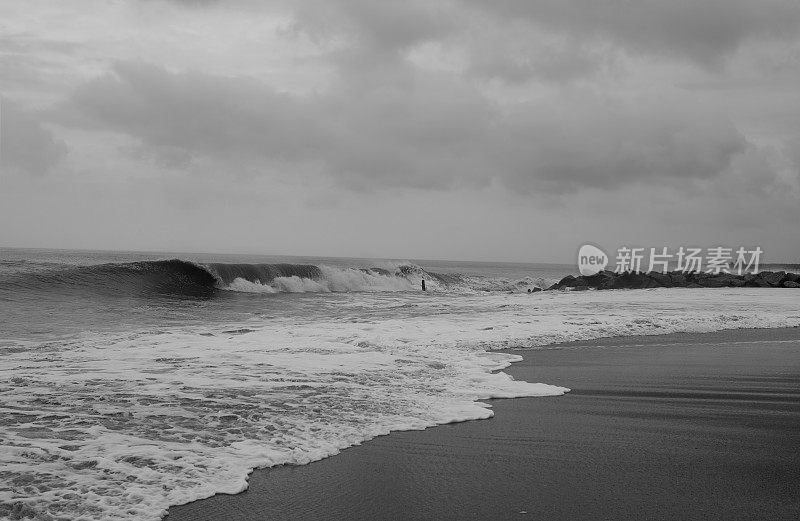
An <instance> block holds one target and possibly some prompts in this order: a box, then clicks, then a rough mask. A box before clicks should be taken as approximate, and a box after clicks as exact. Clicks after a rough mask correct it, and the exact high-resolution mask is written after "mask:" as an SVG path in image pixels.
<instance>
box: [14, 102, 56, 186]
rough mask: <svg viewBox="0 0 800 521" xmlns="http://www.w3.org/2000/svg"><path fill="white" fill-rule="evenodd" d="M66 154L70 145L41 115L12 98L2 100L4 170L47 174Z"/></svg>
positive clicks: (35, 174) (37, 174)
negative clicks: (49, 129)
mask: <svg viewBox="0 0 800 521" xmlns="http://www.w3.org/2000/svg"><path fill="white" fill-rule="evenodd" d="M65 153H66V147H65V146H64V145H63V144H62V143H61V142H59V141H57V140H56V139H55V138H54V137H53V136H52V134H51V133H50V132H49V131H48V130H47V129H46V128H44V127H43V126H42V124H41V122H40V121H39V120H38V119H37V117H36V116H35V115H34V114H32V113H29V112H26V111H24V110H23V109H21V108H20V107H19V106H18V105H17V104H16V103H14V102H12V101H10V100H8V99H4V98H3V99H0V170H3V171H5V170H6V169H10V170H14V171H22V172H25V173H28V174H31V175H34V176H40V175H44V174H46V173H47V172H48V171H49V170H50V169H51V168H52V167H53V166H54V165H55V164H56V163H57V162H58V161H59V160H60V159H61V158H62V157H63V156H64V154H65Z"/></svg>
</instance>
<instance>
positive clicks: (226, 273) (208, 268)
mask: <svg viewBox="0 0 800 521" xmlns="http://www.w3.org/2000/svg"><path fill="white" fill-rule="evenodd" d="M423 280H425V282H426V287H427V289H428V290H430V291H446V292H481V291H483V292H488V291H521V292H524V291H526V290H527V289H529V288H533V287H546V286H549V285H550V284H552V283H553V282H555V279H553V280H550V279H543V278H535V277H525V278H523V279H519V280H508V279H502V278H488V277H474V276H473V277H470V276H464V275H461V274H442V273H432V272H428V271H426V270H425V269H424V268H422V267H420V266H417V265H414V264H387V265H386V266H385V267H366V268H364V267H350V268H339V267H331V266H325V265H319V266H316V265H313V264H230V263H207V264H201V263H196V262H191V261H186V260H181V259H169V260H156V261H139V262H128V263H109V264H99V265H91V266H60V267H53V268H51V269H47V270H42V271H36V272H26V273H17V274H14V275H12V276H11V277H9V278H7V279H6V280H5V281H4V286H6V289H12V290H22V291H26V290H27V291H35V290H39V291H41V290H46V291H48V292H54V291H55V292H58V291H61V292H64V291H67V292H69V291H74V290H80V291H91V292H100V293H108V294H121V295H137V296H146V295H150V294H156V295H172V296H178V297H187V298H197V297H200V298H211V297H213V296H214V295H216V294H217V293H218V292H219V291H237V292H247V293H323V292H324V293H330V292H361V291H373V292H376V291H377V292H381V291H418V290H419V289H420V288H421V285H422V281H423Z"/></svg>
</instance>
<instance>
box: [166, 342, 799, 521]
mask: <svg viewBox="0 0 800 521" xmlns="http://www.w3.org/2000/svg"><path fill="white" fill-rule="evenodd" d="M511 352H516V353H519V354H522V355H523V356H524V361H522V362H519V363H516V364H514V365H513V366H512V367H511V368H509V369H508V370H507V371H506V372H508V373H509V374H511V375H513V376H514V377H515V378H516V379H521V380H526V381H532V382H546V383H549V384H555V385H563V386H567V387H570V388H572V392H570V393H569V394H567V395H565V396H563V397H553V398H523V399H513V400H493V401H491V404H492V407H493V408H494V412H495V416H494V418H492V419H491V420H484V421H471V422H466V423H459V424H452V425H445V426H442V427H437V428H433V429H428V430H425V431H412V432H396V433H392V434H391V435H389V436H383V437H379V438H376V439H374V440H372V441H370V442H367V443H365V444H363V445H361V446H358V447H353V448H350V449H347V450H345V451H343V452H342V453H341V454H339V455H337V456H334V457H331V458H327V459H325V460H322V461H318V462H315V463H312V464H310V465H305V466H284V467H276V468H271V469H264V470H257V471H255V472H254V473H253V474H252V476H251V478H250V488H249V490H248V491H247V492H245V493H242V494H239V495H236V496H226V495H218V496H215V497H213V498H209V499H207V500H203V501H198V502H194V503H190V504H187V505H183V506H180V507H174V508H172V509H170V511H169V516H168V518H167V519H169V520H170V521H178V520H205V519H207V520H264V519H292V520H298V519H341V520H345V519H347V520H361V519H363V520H368V519H369V520H375V519H431V520H434V519H436V520H440V519H453V520H455V519H570V520H575V519H786V520H789V519H797V518H798V516H800V453H799V452H798V448H800V428H799V427H800V389H798V387H797V382H798V381H800V329H798V328H792V329H767V330H732V331H721V332H716V333H706V334H670V335H662V336H646V337H628V338H611V339H602V340H594V341H586V342H573V343H569V344H562V345H558V346H553V348H547V349H540V350H527V351H511Z"/></svg>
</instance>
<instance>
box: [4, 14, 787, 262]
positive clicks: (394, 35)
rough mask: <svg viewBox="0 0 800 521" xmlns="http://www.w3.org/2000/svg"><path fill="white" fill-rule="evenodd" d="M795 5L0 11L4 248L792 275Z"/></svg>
mask: <svg viewBox="0 0 800 521" xmlns="http://www.w3.org/2000/svg"><path fill="white" fill-rule="evenodd" d="M799 26H800V2H798V1H797V0H759V1H753V0H662V1H659V0H551V1H545V0H492V1H488V0H486V1H479V0H411V1H403V2H397V1H379V0H300V1H297V0H295V1H289V0H285V1H283V0H274V1H257V0H219V1H214V0H171V1H168V0H113V1H108V0H70V1H68V2H67V1H63V0H49V1H44V0H3V1H2V3H0V94H1V95H2V102H0V103H1V104H0V111H1V113H0V127H1V128H0V132H1V135H0V138H1V142H0V167H1V168H2V171H1V172H0V246H23V247H25V246H32V247H59V248H95V249H124V250H132V249H135V250H160V251H200V252H202V251H207V252H229V253H236V252H242V253H266V254H298V255H337V256H370V257H390V258H423V259H431V258H445V259H472V260H509V261H523V262H525V261H527V262H536V261H543V262H547V261H552V262H560V261H561V262H571V261H572V259H573V257H574V255H575V252H576V251H577V248H578V246H580V244H582V243H583V242H587V241H589V242H593V243H597V244H600V245H602V246H605V247H606V248H610V249H614V248H616V247H617V246H621V245H637V246H662V245H663V246H680V245H687V246H688V245H695V246H702V247H711V246H716V245H726V246H731V247H738V246H756V245H758V246H761V247H762V248H763V249H764V251H765V257H766V260H767V261H793V262H800V232H798V225H800V174H799V172H800V33H799V32H798V29H799Z"/></svg>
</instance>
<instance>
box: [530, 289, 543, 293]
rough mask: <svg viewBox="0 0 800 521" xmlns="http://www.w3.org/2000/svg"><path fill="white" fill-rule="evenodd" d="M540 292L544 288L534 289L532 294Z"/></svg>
mask: <svg viewBox="0 0 800 521" xmlns="http://www.w3.org/2000/svg"><path fill="white" fill-rule="evenodd" d="M539 291H542V288H533V289H531V292H532V293H537V292H539Z"/></svg>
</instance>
